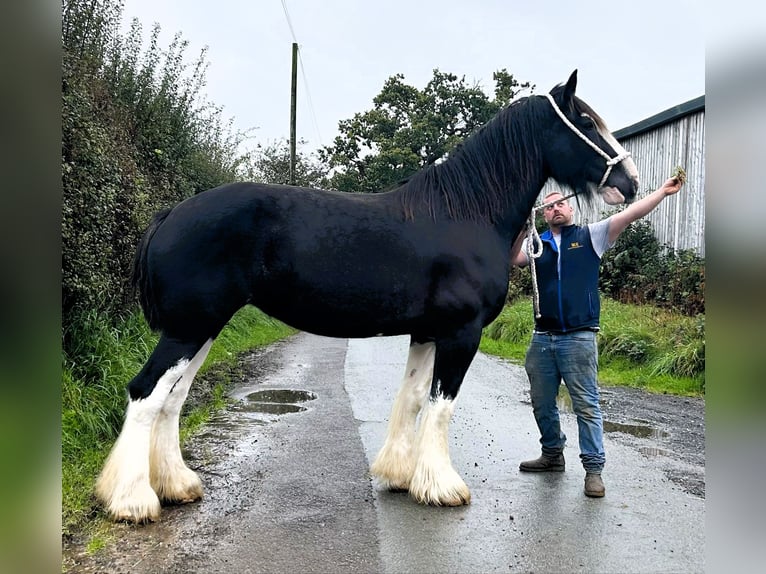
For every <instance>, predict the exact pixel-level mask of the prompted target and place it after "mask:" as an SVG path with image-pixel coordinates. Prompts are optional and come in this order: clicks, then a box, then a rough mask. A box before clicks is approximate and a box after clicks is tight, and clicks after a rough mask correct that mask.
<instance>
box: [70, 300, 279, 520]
mask: <svg viewBox="0 0 766 574" xmlns="http://www.w3.org/2000/svg"><path fill="white" fill-rule="evenodd" d="M293 332H294V331H293V330H292V329H290V328H289V327H287V326H285V325H283V324H282V323H280V322H278V321H276V320H274V319H271V318H270V317H268V316H266V315H264V314H263V313H261V312H260V311H258V310H257V309H255V308H253V307H246V308H244V309H242V310H241V311H240V312H239V313H237V314H236V315H235V316H234V317H233V318H232V320H231V321H230V322H229V324H228V325H227V326H226V327H225V328H224V330H223V331H222V332H221V334H220V335H219V336H218V338H217V339H216V341H215V343H214V344H213V346H212V348H211V349H210V354H209V355H208V358H207V360H206V361H205V363H204V365H203V366H202V368H201V369H200V372H199V374H198V375H197V378H196V379H195V386H196V385H208V386H210V389H208V390H207V393H206V394H207V396H208V398H209V400H208V401H206V403H205V404H203V405H200V406H197V407H196V408H193V409H190V410H188V409H187V411H185V412H184V415H183V420H182V429H181V434H182V437H183V436H187V435H188V434H189V432H190V430H191V429H193V428H194V427H196V426H198V425H200V424H202V423H203V422H204V421H205V420H206V418H207V416H209V414H210V412H212V411H213V410H214V409H216V408H219V407H220V406H221V405H222V404H223V403H224V395H225V386H226V381H225V380H222V374H223V373H224V372H225V370H224V369H220V368H219V369H215V367H214V365H217V366H220V365H222V364H234V363H235V362H236V360H237V356H238V354H239V353H240V352H241V351H244V350H247V349H251V348H253V347H258V346H262V345H265V344H268V343H271V342H273V341H275V340H277V339H280V338H283V337H285V336H287V335H289V334H291V333H293ZM64 337H66V338H67V342H68V344H67V347H66V348H67V349H68V350H69V352H68V353H67V354H65V355H64V357H63V368H62V413H61V417H62V431H61V432H62V498H63V506H62V528H63V533H64V534H65V535H67V534H73V533H75V532H77V531H78V530H80V529H82V528H83V527H84V526H85V525H86V523H87V522H88V520H89V519H90V518H92V517H94V516H97V510H96V505H95V500H94V498H93V483H94V481H95V478H96V475H97V473H98V471H99V470H100V468H101V465H102V464H103V462H104V460H105V459H106V456H107V454H108V452H109V449H110V448H111V446H112V443H113V442H114V440H115V438H116V437H117V434H118V433H119V431H120V428H121V426H122V418H123V415H124V413H125V407H126V405H127V384H128V382H129V381H130V379H131V378H132V377H133V376H135V374H136V373H137V372H138V371H139V370H140V369H141V367H142V366H143V364H144V362H145V361H146V359H147V358H148V357H149V354H150V353H151V350H152V349H153V348H154V345H155V344H156V342H157V339H158V337H157V335H156V334H154V333H152V332H151V331H150V330H149V327H148V326H147V324H146V322H145V321H144V319H143V317H142V316H141V314H140V312H138V311H136V312H134V313H131V314H130V315H128V316H127V317H125V318H124V319H122V320H120V321H118V322H117V323H116V324H115V323H113V322H112V321H110V320H109V319H107V318H106V317H104V316H100V315H99V314H98V313H95V312H93V313H88V314H85V315H83V316H81V317H80V318H79V320H78V321H76V322H75V323H74V324H73V325H72V326H70V327H69V328H68V329H67V330H66V332H65V333H64ZM211 367H212V368H213V369H214V370H215V371H216V376H214V377H207V376H206V373H208V371H210V370H211Z"/></svg>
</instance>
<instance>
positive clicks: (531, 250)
mask: <svg viewBox="0 0 766 574" xmlns="http://www.w3.org/2000/svg"><path fill="white" fill-rule="evenodd" d="M545 97H546V98H548V101H549V102H550V103H551V106H553V109H554V110H555V112H556V114H557V115H558V116H559V118H561V121H562V122H564V125H566V126H567V127H568V128H569V129H570V130H572V131H573V132H574V133H575V134H576V135H577V137H579V138H580V139H581V140H583V141H584V142H585V143H586V144H588V145H589V146H590V147H591V148H592V149H593V150H594V151H595V152H596V153H597V154H598V155H600V156H601V157H603V158H604V159H605V160H606V171H605V172H604V176H603V177H602V178H601V181H600V182H599V184H598V187H599V189H600V188H602V187H604V184H605V183H606V180H607V179H608V178H609V174H610V173H611V172H612V168H613V167H614V166H615V165H617V164H618V163H620V162H622V161H624V160H626V159H628V158H629V157H630V152H628V151H624V152H623V153H621V154H618V155H617V156H615V157H613V158H612V157H609V154H607V153H606V152H605V151H604V150H602V149H601V148H600V147H598V146H597V145H596V144H594V143H593V142H592V141H591V140H589V139H588V138H587V137H585V135H584V134H583V133H582V132H581V131H580V130H578V129H577V127H576V126H575V125H574V124H573V123H572V122H570V121H569V118H567V117H566V116H565V115H564V113H563V112H562V111H561V110H560V109H559V107H558V105H556V102H555V100H554V99H553V96H551V95H550V94H545ZM575 195H577V194H576V193H572V194H570V195H567V196H566V197H562V198H561V199H557V200H555V201H549V202H548V203H544V204H542V205H540V206H538V207H535V208H533V209H532V212H531V213H530V214H529V220H527V259H529V268H530V271H531V272H532V301H533V304H534V309H535V319H539V318H540V290H539V289H538V287H537V272H536V266H535V259H537V258H538V257H540V256H541V255H542V254H543V242H542V240H541V239H540V234H539V233H538V232H537V228H536V227H535V213H536V212H537V211H540V210H541V209H545V208H546V207H548V206H549V205H554V204H556V203H558V202H559V201H564V200H565V199H569V198H571V197H574V196H575ZM535 243H536V246H535V245H533V244H535Z"/></svg>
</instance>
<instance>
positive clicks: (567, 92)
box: [563, 70, 577, 107]
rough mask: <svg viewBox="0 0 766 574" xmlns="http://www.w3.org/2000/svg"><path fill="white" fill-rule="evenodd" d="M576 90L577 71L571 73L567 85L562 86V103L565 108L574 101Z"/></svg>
mask: <svg viewBox="0 0 766 574" xmlns="http://www.w3.org/2000/svg"><path fill="white" fill-rule="evenodd" d="M576 88H577V70H575V71H574V72H572V75H570V76H569V79H568V80H567V83H566V85H565V86H564V95H563V98H564V101H563V103H564V105H565V106H566V107H569V106H570V105H571V103H572V101H573V100H574V95H575V89H576Z"/></svg>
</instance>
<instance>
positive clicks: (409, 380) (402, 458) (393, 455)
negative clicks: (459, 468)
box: [370, 343, 435, 490]
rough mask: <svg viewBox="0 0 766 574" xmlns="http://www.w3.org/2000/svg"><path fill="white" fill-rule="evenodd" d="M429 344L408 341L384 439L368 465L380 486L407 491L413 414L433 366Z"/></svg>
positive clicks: (412, 455) (412, 451)
mask: <svg viewBox="0 0 766 574" xmlns="http://www.w3.org/2000/svg"><path fill="white" fill-rule="evenodd" d="M434 349H435V346H434V344H433V343H424V344H417V343H415V344H412V345H410V352H409V356H408V358H407V367H406V369H405V373H404V379H403V380H402V384H401V387H400V388H399V392H398V393H397V394H396V398H395V399H394V404H393V407H392V409H391V418H390V419H389V422H388V430H387V432H386V440H385V442H384V443H383V447H382V448H381V449H380V452H379V453H378V456H377V457H375V461H374V462H373V463H372V466H371V467H370V473H371V474H372V475H373V476H375V477H376V478H377V480H378V482H379V484H380V485H381V486H382V487H383V488H388V489H390V490H407V489H408V488H409V484H410V479H411V478H412V473H413V472H414V470H415V444H414V443H415V429H416V422H417V416H418V413H419V412H420V409H421V408H422V406H423V403H424V402H425V400H426V396H427V394H428V389H429V387H430V385H431V379H432V377H433V366H434Z"/></svg>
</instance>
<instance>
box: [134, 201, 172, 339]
mask: <svg viewBox="0 0 766 574" xmlns="http://www.w3.org/2000/svg"><path fill="white" fill-rule="evenodd" d="M170 211H171V209H170V208H168V209H164V210H162V211H160V212H159V213H157V215H155V216H154V218H153V219H152V222H151V223H150V224H149V227H147V228H146V231H144V235H143V236H142V237H141V241H139V243H138V247H137V248H136V256H135V258H134V259H133V277H132V284H133V290H134V292H135V291H136V290H137V291H138V301H139V303H140V304H141V309H142V310H143V312H144V317H145V318H146V321H147V323H149V327H151V328H152V330H157V329H159V328H160V322H159V313H158V309H157V304H156V298H155V296H154V295H155V294H154V289H153V286H152V276H151V273H149V262H148V260H147V253H148V252H149V244H150V243H151V242H152V237H154V234H155V232H156V231H157V229H158V228H159V227H160V225H162V222H163V221H165V218H166V217H167V216H168V214H169V213H170Z"/></svg>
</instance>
